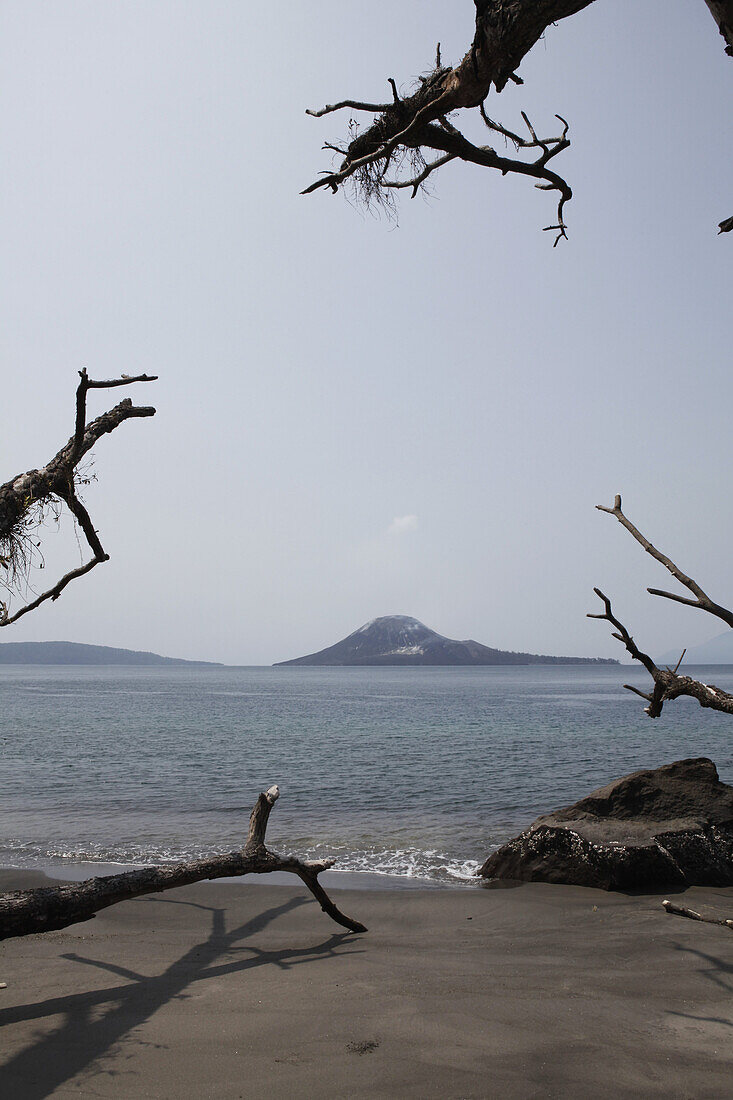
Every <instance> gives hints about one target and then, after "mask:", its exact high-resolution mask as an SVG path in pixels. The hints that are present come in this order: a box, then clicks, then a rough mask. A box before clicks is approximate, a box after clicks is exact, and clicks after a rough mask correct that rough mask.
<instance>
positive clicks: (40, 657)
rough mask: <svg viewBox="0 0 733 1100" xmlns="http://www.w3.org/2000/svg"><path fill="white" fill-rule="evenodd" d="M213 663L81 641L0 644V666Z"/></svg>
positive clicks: (196, 665)
mask: <svg viewBox="0 0 733 1100" xmlns="http://www.w3.org/2000/svg"><path fill="white" fill-rule="evenodd" d="M215 663H216V662H213V661H184V660H181V659H180V658H178V657H161V656H160V655H159V654H158V653H142V652H140V651H138V650H136V649H115V648H114V647H113V646H108V645H83V644H82V643H81V642H0V665H138V666H140V665H167V666H170V665H187V666H188V667H189V668H191V667H202V666H205V665H212V664H215Z"/></svg>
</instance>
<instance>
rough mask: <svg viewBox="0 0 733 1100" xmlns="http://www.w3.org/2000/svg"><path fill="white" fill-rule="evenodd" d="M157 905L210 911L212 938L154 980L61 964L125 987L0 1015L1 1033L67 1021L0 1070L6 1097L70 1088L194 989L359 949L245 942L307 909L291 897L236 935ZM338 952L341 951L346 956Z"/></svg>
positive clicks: (344, 938)
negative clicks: (49, 1020) (55, 1019)
mask: <svg viewBox="0 0 733 1100" xmlns="http://www.w3.org/2000/svg"><path fill="white" fill-rule="evenodd" d="M150 900H151V901H155V902H160V903H163V904H172V905H190V906H193V907H194V908H199V909H206V910H208V911H210V912H211V931H210V933H209V936H208V937H207V939H205V940H203V941H202V942H200V943H196V944H194V945H192V946H191V947H190V948H189V949H188V950H187V951H186V952H185V953H184V954H183V955H181V957H180V958H179V959H176V960H175V961H174V962H172V963H171V964H170V965H169V966H168V967H167V968H166V969H165V970H164V971H163V972H162V973H161V974H157V975H154V976H152V977H150V976H147V975H144V974H138V973H136V972H135V971H133V970H128V969H126V968H124V967H121V966H117V965H116V964H113V963H108V962H106V961H104V960H103V959H91V958H85V957H84V956H82V955H78V954H76V953H68V954H64V955H62V956H61V957H62V958H64V959H68V960H70V961H72V962H75V963H79V964H80V965H84V966H92V967H97V968H100V969H102V970H106V971H108V972H109V973H111V974H114V975H116V976H117V977H120V978H123V979H124V984H121V985H114V986H109V987H107V988H106V989H95V990H92V991H90V992H88V993H74V994H70V995H68V996H65V997H54V998H49V999H48V1000H45V1001H38V1002H36V1003H35V1004H26V1005H17V1006H15V1007H10V1008H6V1009H3V1010H0V1028H2V1027H6V1026H9V1025H11V1024H16V1023H22V1022H29V1021H33V1020H38V1021H41V1020H43V1019H45V1018H46V1017H49V1016H57V1015H60V1016H63V1020H62V1022H61V1024H60V1025H59V1026H58V1027H57V1028H56V1029H55V1030H54V1031H53V1032H51V1033H50V1034H45V1035H43V1036H41V1037H39V1038H37V1039H36V1040H35V1041H34V1042H32V1043H31V1045H29V1046H28V1047H26V1048H25V1049H24V1050H22V1051H20V1052H18V1053H17V1054H16V1055H14V1056H13V1057H12V1058H11V1059H10V1060H9V1061H8V1062H6V1063H5V1065H4V1066H0V1094H1V1095H5V1096H11V1095H15V1096H20V1095H22V1096H23V1098H24V1100H42V1098H43V1097H47V1096H49V1095H50V1094H51V1093H53V1092H54V1090H55V1089H57V1088H58V1087H59V1086H60V1085H62V1084H63V1083H64V1082H65V1081H69V1080H70V1079H71V1078H73V1077H74V1076H75V1075H76V1074H78V1073H81V1072H82V1071H83V1070H85V1069H86V1068H88V1067H89V1066H91V1065H92V1063H94V1062H95V1061H96V1059H98V1058H100V1057H101V1056H102V1055H104V1054H105V1053H107V1052H108V1051H110V1050H111V1049H112V1048H113V1047H115V1046H116V1045H117V1044H118V1043H119V1042H120V1041H121V1040H123V1039H124V1037H125V1036H126V1035H127V1034H128V1033H130V1032H131V1031H132V1030H133V1029H134V1028H137V1027H139V1026H140V1025H141V1024H143V1023H144V1022H145V1021H146V1020H148V1019H150V1018H151V1017H152V1016H153V1015H154V1014H155V1013H156V1012H157V1011H158V1010H159V1009H160V1008H162V1007H163V1006H164V1005H166V1004H167V1003H168V1002H170V1001H172V1000H173V999H175V998H178V997H181V996H184V995H185V991H186V990H187V989H188V988H189V987H190V986H191V985H192V984H193V983H194V982H198V981H206V980H208V979H210V978H219V977H222V976H224V975H226V974H235V973H240V972H244V971H247V970H251V969H253V968H254V967H257V966H267V965H269V966H275V967H278V968H279V969H282V970H289V969H290V968H292V967H294V966H299V965H301V964H303V963H310V962H317V961H318V960H320V959H324V958H328V957H329V956H333V955H334V954H336V952H337V951H338V953H339V954H343V953H344V949H345V950H346V951H347V952H348V953H353V951H354V948H355V946H356V942H355V941H354V940H353V933H350V932H340V933H334V934H333V935H331V936H329V937H328V938H327V939H325V940H324V941H323V942H322V943H319V944H316V945H315V946H311V947H303V948H292V949H285V950H282V951H262V950H260V949H259V948H257V947H254V946H252V945H251V944H249V943H244V942H242V941H244V940H246V939H247V938H248V937H251V936H253V935H255V934H256V933H258V932H261V931H262V930H263V929H264V928H266V927H267V926H268V925H269V924H270V923H272V921H274V920H276V919H277V918H278V917H280V916H283V915H284V914H286V913H289V912H292V911H293V910H294V909H297V908H299V907H300V906H301V905H306V904H308V900H307V899H306V898H303V897H295V898H291V899H290V900H288V901H286V902H284V903H283V904H282V905H276V906H273V907H272V908H271V909H267V910H265V911H264V912H263V913H259V914H258V915H257V916H255V917H253V918H252V919H251V920H248V921H246V922H245V923H244V924H241V925H239V926H238V927H237V928H233V929H231V930H230V931H227V930H226V923H225V915H226V910H225V909H217V908H214V907H212V906H206V905H198V904H197V903H195V902H186V901H174V900H173V899H163V898H151V899H150ZM350 941H351V942H353V944H354V946H353V947H352V946H351V944H350ZM339 948H341V949H342V950H340V951H339V950H338V949H339ZM240 951H246V952H247V958H244V959H235V960H231V959H229V960H226V961H225V957H226V956H227V955H229V954H231V953H232V952H240ZM100 1012H101V1015H100Z"/></svg>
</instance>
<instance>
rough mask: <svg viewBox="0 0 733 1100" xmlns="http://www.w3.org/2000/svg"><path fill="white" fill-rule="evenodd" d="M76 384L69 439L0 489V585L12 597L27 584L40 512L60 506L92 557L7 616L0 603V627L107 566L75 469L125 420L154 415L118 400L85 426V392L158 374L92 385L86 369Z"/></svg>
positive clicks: (148, 379)
mask: <svg viewBox="0 0 733 1100" xmlns="http://www.w3.org/2000/svg"><path fill="white" fill-rule="evenodd" d="M79 377H80V382H79V385H78V387H77V391H76V420H75V426H74V434H73V435H72V437H71V438H70V439H69V441H68V442H67V443H66V444H65V445H64V446H63V447H62V448H61V450H60V451H59V452H58V453H57V454H56V455H54V457H53V458H52V459H51V461H50V462H48V463H47V464H46V465H45V466H43V467H41V469H39V470H28V471H27V472H26V473H24V474H18V475H17V476H16V477H14V478H11V479H10V481H7V482H5V484H4V485H0V570H2V571H3V573H2V575H0V585H1V586H2V587H3V588H5V590H6V591H7V592H8V593H9V594H12V593H13V592H15V591H17V589H18V586H19V584H23V583H25V582H26V581H27V578H28V574H29V571H30V569H31V566H32V560H33V553H34V549H35V547H36V545H37V543H36V542H35V538H34V536H35V532H36V530H37V528H38V527H39V526H40V525H41V524H42V522H43V519H44V509H45V508H46V507H48V506H53V505H54V502H61V503H63V504H65V505H66V506H67V508H68V509H69V511H70V512H71V513H72V515H73V516H74V518H75V520H76V521H77V523H78V524H79V526H80V528H81V530H82V532H83V534H84V537H85V539H86V541H87V544H88V546H89V548H90V550H91V551H92V558H91V559H90V560H89V561H88V562H86V564H83V565H80V566H78V567H77V568H76V569H72V570H70V571H69V572H68V573H66V574H64V576H63V577H61V579H60V580H59V581H57V583H56V584H55V585H53V586H52V587H51V588H49V589H47V590H46V591H44V592H42V593H41V594H40V595H38V596H36V597H35V599H33V600H31V601H30V602H29V603H27V604H25V605H24V606H23V607H21V608H20V609H19V610H18V611H16V612H15V613H14V614H12V615H11V614H10V610H9V607H8V603H7V602H6V601H2V600H0V627H1V626H9V625H10V624H11V623H14V622H16V621H17V620H18V619H19V618H21V616H23V615H26V614H28V612H29V611H34V610H35V609H36V608H37V607H39V606H40V605H41V604H42V603H44V602H45V601H46V600H57V599H58V597H59V596H60V595H61V593H62V592H63V590H64V589H65V588H66V586H67V585H68V584H69V583H70V582H71V581H73V580H76V579H77V578H78V577H82V576H84V575H85V574H86V573H88V572H89V571H90V570H91V569H93V568H94V567H95V566H96V565H99V564H100V562H104V561H108V560H109V555H108V554H107V553H106V552H105V550H104V548H103V546H102V543H101V541H100V539H99V536H98V534H97V532H96V530H95V528H94V524H93V523H92V519H91V517H90V515H89V513H88V512H87V510H86V508H85V507H84V505H83V504H82V502H81V500H80V499H79V496H78V493H77V488H78V481H79V475H78V466H79V463H80V461H81V459H82V458H83V457H84V456H85V455H86V454H87V453H88V452H89V451H90V450H91V449H92V447H93V446H94V444H95V443H97V442H98V440H99V439H101V438H102V436H103V435H107V434H109V433H110V432H113V431H114V430H115V428H118V427H119V426H120V424H122V423H124V421H126V420H131V419H135V418H139V417H148V416H154V415H155V409H154V408H152V407H150V406H142V405H133V403H132V401H131V400H130V399H129V398H126V399H125V400H124V401H121V402H120V403H119V405H115V407H114V408H113V409H110V410H109V411H108V412H106V413H102V415H101V416H98V417H96V419H95V420H92V421H90V422H89V423H88V424H87V423H86V398H87V393H88V391H89V390H90V389H113V388H116V387H118V386H129V385H132V384H133V383H134V382H154V381H155V380H156V378H157V375H147V374H139V375H135V376H134V377H133V376H128V375H122V376H121V377H120V378H112V379H107V380H106V381H95V380H94V379H91V378H89V377H88V375H87V372H86V369H84V370H81V371H79Z"/></svg>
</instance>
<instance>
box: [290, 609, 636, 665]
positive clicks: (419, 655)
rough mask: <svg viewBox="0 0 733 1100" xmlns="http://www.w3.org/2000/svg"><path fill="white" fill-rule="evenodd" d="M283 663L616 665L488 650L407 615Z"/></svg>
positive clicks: (392, 617)
mask: <svg viewBox="0 0 733 1100" xmlns="http://www.w3.org/2000/svg"><path fill="white" fill-rule="evenodd" d="M278 663H279V664H281V665H529V664H573V665H574V664H618V662H617V661H612V660H607V659H605V658H602V657H544V656H541V655H540V654H537V653H513V652H510V651H508V650H504V649H492V648H491V647H490V646H486V645H481V643H480V642H474V641H473V640H468V641H464V642H459V641H456V640H455V639H453V638H445V637H443V635H442V634H437V633H436V632H435V631H434V630H431V629H430V627H428V626H425V624H424V623H421V622H420V621H419V620H418V619H413V618H411V616H409V615H382V617H381V618H379V619H371V620H370V621H369V622H368V623H364V626H360V627H359V629H358V630H355V631H354V633H353V634H349V636H348V637H347V638H344V639H343V640H342V641H340V642H336V644H335V645H332V646H328V648H327V649H321V650H319V651H318V653H309V654H307V655H306V656H305V657H295V658H294V659H293V660H291V661H279V662H278Z"/></svg>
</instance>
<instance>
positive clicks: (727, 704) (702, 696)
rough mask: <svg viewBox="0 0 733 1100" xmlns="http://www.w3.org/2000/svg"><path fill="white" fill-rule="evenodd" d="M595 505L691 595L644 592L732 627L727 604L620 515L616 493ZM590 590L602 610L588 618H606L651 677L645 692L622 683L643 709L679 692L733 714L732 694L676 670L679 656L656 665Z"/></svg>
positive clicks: (651, 710) (654, 713)
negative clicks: (714, 597)
mask: <svg viewBox="0 0 733 1100" xmlns="http://www.w3.org/2000/svg"><path fill="white" fill-rule="evenodd" d="M596 507H597V508H598V510H599V511H601V512H607V513H608V514H609V515H611V516H615V517H616V519H617V520H618V521H619V523H620V524H621V525H622V526H623V527H625V528H626V530H627V531H628V532H629V533H630V534H631V535H632V536H633V537H634V538H635V539H636V541H637V542H638V543H639V544H640V545H641V546H643V547H644V550H646V552H647V554H650V555H651V557H653V558H654V559H655V561H658V562H660V564H661V565H663V566H664V567H665V569H668V570H669V572H670V573H671V574H672V576H673V577H675V579H676V580H678V581H679V582H680V584H682V585H684V587H685V588H687V589H688V591H690V592H692V594H693V596H694V599H690V598H689V597H687V596H682V595H679V594H678V593H676V592H667V591H666V590H665V589H662V588H648V589H647V592H649V593H650V594H651V595H652V596H661V597H663V598H664V599H666V600H673V601H674V602H675V603H682V604H685V605H686V606H687V607H698V608H700V609H701V610H702V611H707V612H708V614H710V615H714V616H715V617H716V618H718V619H722V620H723V622H724V623H726V624H727V625H728V626H731V627H733V612H731V611H729V610H728V608H726V607H723V606H722V605H721V604H718V603H716V602H715V601H714V600H711V599H710V597H709V596H708V595H707V593H706V592H704V591H703V589H702V588H701V587H700V585H699V584H698V583H697V581H695V580H693V578H692V577H688V576H687V574H686V573H683V572H682V570H681V569H680V568H679V566H677V565H675V563H674V562H673V561H672V560H671V559H670V558H668V557H667V555H666V554H663V553H662V552H661V550H658V549H657V548H656V546H653V545H652V543H651V542H650V541H649V540H648V539H647V538H646V536H645V535H643V534H642V533H641V531H639V530H638V529H637V528H636V527H635V526H634V524H633V523H631V521H630V520H629V519H628V518H627V517H626V516H625V515H624V513H623V511H622V509H621V497H620V496H616V498H615V500H614V504H613V507H612V508H606V507H604V505H602V504H598V505H596ZM594 592H595V593H596V595H597V596H598V598H599V599H600V600H601V601H602V603H603V606H604V610H603V612H602V613H601V614H589V615H588V618H589V619H605V620H606V622H609V623H611V625H612V626H613V627H614V628H615V629H614V631H613V637H614V638H617V639H618V640H619V641H620V642H621V643H622V644H623V645H624V646H625V647H626V652H627V653H628V654H629V655H630V656H631V657H632V658H633V660H635V661H638V662H639V664H641V665H643V666H644V668H645V669H646V670H647V672H648V673H649V675H650V676H651V678H652V680H653V681H654V687H653V689H652V691H651V692H648V693H647V692H643V691H640V690H639V689H638V688H636V687H633V686H632V685H631V684H624V687H625V688H626V689H627V690H628V691H633V692H634V694H635V695H640V696H641V698H642V699H645V700H646V701H647V704H648V705H647V706H646V707H645V708H644V709H645V711H646V713H647V714H648V715H649V717H650V718H658V717H659V716H660V714H661V713H662V708H663V707H664V704H665V703H667V702H670V701H671V700H672V699H678V698H679V697H680V696H682V695H687V696H689V697H690V698H692V699H697V701H698V703H699V704H700V706H701V707H705V708H707V709H708V710H718V711H722V712H723V713H724V714H733V695H730V694H729V693H728V692H727V691H724V690H723V689H722V688H719V687H715V685H714V684H704V683H702V681H701V680H694V679H693V678H692V677H691V676H682V675H680V674H679V671H678V670H679V667H680V664H681V663H682V658H680V660H679V661H678V662H677V666H676V667H675V668H674V669H671V668H659V666H658V665H657V664H655V662H654V661H653V660H652V658H651V657H650V656H649V654H648V653H644V652H643V651H642V650H640V649H639V647H638V646H637V644H636V642H635V641H634V639H633V638H632V636H631V635H630V634H629V632H628V630H627V629H626V627H625V626H624V625H623V623H622V622H621V621H620V620H619V619H618V618H617V617H616V616H615V615H614V613H613V609H612V607H611V601H610V600H609V598H608V596H606V595H605V594H604V593H603V592H602V591H601V590H600V588H595V589H594ZM683 656H684V654H683Z"/></svg>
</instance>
